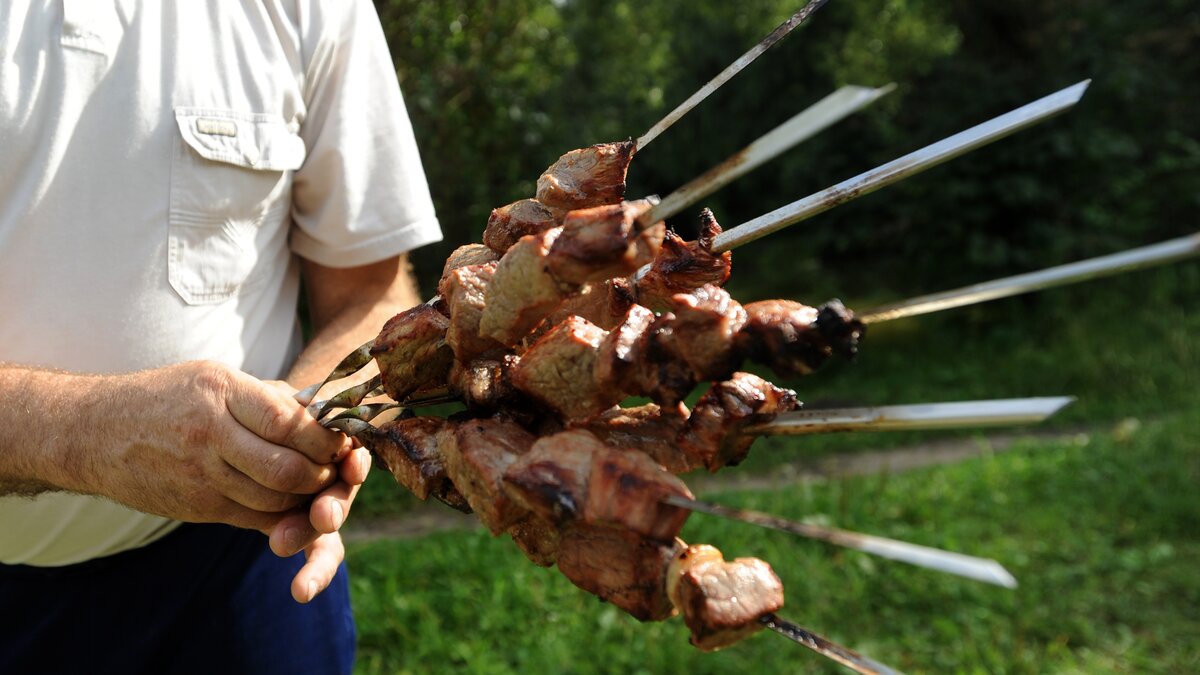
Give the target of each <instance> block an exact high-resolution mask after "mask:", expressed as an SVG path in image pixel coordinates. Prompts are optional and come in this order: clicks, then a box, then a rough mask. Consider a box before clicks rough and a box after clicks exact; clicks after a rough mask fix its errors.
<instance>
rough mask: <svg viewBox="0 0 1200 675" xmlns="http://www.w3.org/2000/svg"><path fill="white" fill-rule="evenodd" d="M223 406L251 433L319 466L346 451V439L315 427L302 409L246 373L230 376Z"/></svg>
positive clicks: (279, 392) (318, 425) (311, 418)
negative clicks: (298, 454)
mask: <svg viewBox="0 0 1200 675" xmlns="http://www.w3.org/2000/svg"><path fill="white" fill-rule="evenodd" d="M225 404H226V406H228V408H229V412H230V413H231V414H232V415H233V417H234V419H236V420H237V421H238V423H239V424H241V425H242V426H243V427H245V428H246V429H247V430H249V431H250V432H251V433H253V434H255V435H256V436H258V437H259V438H262V439H263V440H266V441H268V442H270V443H274V444H275V445H282V446H284V447H287V448H292V449H293V450H296V451H298V452H300V453H302V454H304V455H305V456H306V457H308V458H309V459H311V460H312V461H314V462H316V463H318V464H328V463H330V462H333V461H335V460H336V459H338V458H339V456H340V455H341V453H342V451H343V449H344V448H345V445H346V441H345V436H343V435H342V434H341V433H339V432H336V431H331V430H329V429H326V428H325V427H322V426H321V425H320V424H317V421H316V420H315V419H313V416H312V415H310V414H309V413H308V411H307V410H305V409H304V406H302V405H300V404H299V403H297V402H296V401H295V400H293V399H291V398H290V397H288V396H287V395H286V394H284V393H283V392H282V391H280V390H279V389H277V388H274V387H271V386H269V385H266V384H263V383H262V382H260V381H258V380H256V379H254V378H253V377H250V376H249V375H246V374H245V373H240V372H235V373H233V376H232V380H231V383H230V386H229V390H228V394H227V396H226V399H225Z"/></svg>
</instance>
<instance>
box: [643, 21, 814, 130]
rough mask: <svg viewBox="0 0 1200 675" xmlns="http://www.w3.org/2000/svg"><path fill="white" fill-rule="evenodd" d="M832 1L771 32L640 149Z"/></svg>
mask: <svg viewBox="0 0 1200 675" xmlns="http://www.w3.org/2000/svg"><path fill="white" fill-rule="evenodd" d="M828 1H829V0H810V1H809V3H808V4H807V5H805V6H804V7H803V8H801V9H800V11H798V12H796V13H795V14H793V15H792V16H791V17H790V18H789V19H788V20H787V21H784V22H783V23H781V24H780V25H779V27H777V28H776V29H775V30H773V31H771V32H770V34H768V35H767V36H766V37H765V38H763V39H762V40H761V41H759V43H758V44H756V45H754V46H753V47H751V48H750V50H749V51H747V52H746V53H745V54H742V55H741V56H739V57H738V58H737V60H735V61H734V62H733V63H731V64H729V65H728V66H726V68H725V70H722V71H721V72H720V73H718V74H717V76H716V77H714V78H713V79H711V80H709V81H708V82H707V83H706V84H705V85H704V86H703V87H701V88H700V89H699V90H697V91H696V93H694V94H692V95H691V96H689V97H688V98H687V100H685V101H684V102H683V103H680V104H679V105H678V106H676V107H675V109H674V110H672V111H671V112H669V113H667V116H666V117H664V118H662V119H661V120H659V121H658V122H657V123H655V124H654V126H652V127H650V128H649V129H648V130H646V133H644V134H642V135H641V136H640V137H639V138H638V139H637V148H638V149H639V150H640V149H642V148H644V147H646V146H647V145H650V141H653V140H654V139H655V138H658V136H659V134H661V133H662V132H664V131H666V130H667V129H668V128H670V126H671V125H672V124H675V123H676V122H678V121H679V120H680V119H681V118H682V117H683V116H684V115H686V114H688V112H689V111H691V109H692V108H695V107H696V106H697V105H699V104H700V102H701V101H703V100H704V99H706V98H708V96H709V95H710V94H712V93H713V92H714V91H716V90H717V89H720V88H721V85H723V84H725V83H726V82H728V81H729V80H731V79H733V76H734V75H737V74H738V73H740V72H742V69H743V68H745V67H746V66H748V65H750V64H751V63H752V62H753V61H754V60H755V59H757V58H758V57H759V56H761V55H762V53H763V52H765V51H767V50H768V49H770V48H771V46H772V45H774V44H775V43H776V42H779V41H780V40H782V39H783V38H784V37H785V36H786V35H787V34H788V33H790V32H792V30H793V29H795V28H796V27H797V26H799V25H800V24H802V23H804V22H805V21H807V20H808V18H809V17H810V16H812V15H813V13H815V12H816V11H817V10H818V9H821V7H822V6H824V5H825V3H826V2H828Z"/></svg>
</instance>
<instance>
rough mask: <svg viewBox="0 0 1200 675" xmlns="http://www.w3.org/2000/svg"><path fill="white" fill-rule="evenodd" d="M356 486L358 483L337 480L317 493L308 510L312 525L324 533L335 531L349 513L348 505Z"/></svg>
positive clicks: (353, 495)
mask: <svg viewBox="0 0 1200 675" xmlns="http://www.w3.org/2000/svg"><path fill="white" fill-rule="evenodd" d="M358 488H359V486H358V485H350V484H349V483H345V482H342V481H338V482H336V483H334V484H333V485H332V486H331V487H330V488H329V489H328V490H325V491H324V492H322V493H321V494H319V495H317V498H316V499H314V500H313V503H312V507H311V508H310V509H309V512H308V520H309V522H310V523H312V526H313V527H314V528H315V529H316V530H317V531H318V532H321V533H324V534H329V533H331V532H337V531H338V530H339V529H340V528H341V527H342V524H343V523H345V522H346V517H347V516H349V515H350V505H351V504H353V503H354V497H355V495H357V494H358Z"/></svg>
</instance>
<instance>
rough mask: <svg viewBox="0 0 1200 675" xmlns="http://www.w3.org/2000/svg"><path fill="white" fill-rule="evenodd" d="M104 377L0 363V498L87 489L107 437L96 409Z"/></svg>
mask: <svg viewBox="0 0 1200 675" xmlns="http://www.w3.org/2000/svg"><path fill="white" fill-rule="evenodd" d="M106 380H107V378H105V377H101V376H94V375H79V374H74V373H65V372H59V371H52V370H45V369H39V368H29V367H26V366H18V365H14V364H5V363H0V391H6V392H9V394H10V395H9V396H7V397H6V400H7V403H6V404H5V405H3V406H0V494H9V493H24V494H34V493H37V492H43V491H47V490H73V491H83V490H85V489H86V480H85V476H86V475H87V474H88V473H89V464H90V463H91V462H92V461H93V460H94V455H95V454H96V453H98V452H100V449H101V448H100V445H101V444H102V443H104V442H105V440H107V439H108V438H109V437H110V433H109V432H110V431H111V430H110V429H108V428H107V423H106V421H105V418H104V417H103V416H102V415H100V414H98V413H99V412H100V411H99V408H100V406H101V405H103V404H104V402H105V401H107V404H108V405H111V404H112V398H111V397H109V396H107V395H106V394H105V393H104V392H103V390H104V388H105V385H106V384H107V382H106Z"/></svg>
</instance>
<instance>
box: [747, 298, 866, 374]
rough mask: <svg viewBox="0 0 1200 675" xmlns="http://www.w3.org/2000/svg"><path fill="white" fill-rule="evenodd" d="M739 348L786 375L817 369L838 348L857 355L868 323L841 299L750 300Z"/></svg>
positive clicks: (850, 355) (846, 353)
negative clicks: (810, 302)
mask: <svg viewBox="0 0 1200 675" xmlns="http://www.w3.org/2000/svg"><path fill="white" fill-rule="evenodd" d="M746 314H747V316H748V319H747V321H746V325H745V327H744V328H743V329H742V332H741V334H739V335H738V346H739V350H740V351H742V352H743V353H744V354H745V355H746V356H747V357H748V358H752V359H754V360H755V361H758V362H759V363H762V364H765V365H767V366H769V367H770V368H771V370H773V371H775V372H776V373H778V374H780V375H783V376H785V377H797V376H800V375H808V374H809V373H812V372H813V371H815V370H816V369H817V368H819V367H820V366H821V364H823V363H825V361H827V360H828V359H829V357H830V356H833V355H834V354H835V353H836V354H839V355H841V356H845V357H852V356H854V354H855V352H857V350H858V341H859V339H860V338H861V337H862V334H863V331H864V327H863V324H862V322H861V321H859V320H857V319H855V318H854V315H853V314H852V313H851V312H850V311H849V310H847V309H846V308H845V307H844V306H843V305H842V303H841V302H838V301H837V300H833V301H830V302H829V303H826V304H825V305H822V306H821V307H820V308H816V307H808V306H807V305H802V304H800V303H798V302H792V301H791V300H763V301H762V302H752V303H750V304H749V305H746Z"/></svg>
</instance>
